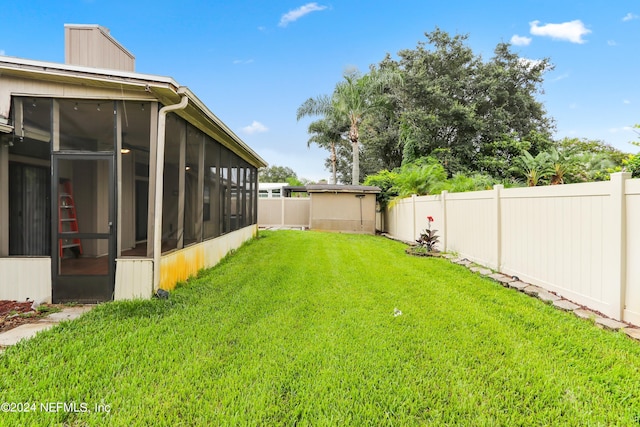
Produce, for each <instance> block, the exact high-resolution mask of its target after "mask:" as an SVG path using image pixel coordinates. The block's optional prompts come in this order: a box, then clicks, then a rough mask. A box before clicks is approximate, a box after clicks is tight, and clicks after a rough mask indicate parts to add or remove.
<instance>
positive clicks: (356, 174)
mask: <svg viewBox="0 0 640 427" xmlns="http://www.w3.org/2000/svg"><path fill="white" fill-rule="evenodd" d="M358 139H359V132H358V125H357V122H356V121H355V119H352V120H351V128H350V129H349V140H351V149H352V150H353V164H352V165H351V184H352V185H359V184H360V149H359V147H358Z"/></svg>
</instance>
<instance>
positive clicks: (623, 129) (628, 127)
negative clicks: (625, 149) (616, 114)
mask: <svg viewBox="0 0 640 427" xmlns="http://www.w3.org/2000/svg"><path fill="white" fill-rule="evenodd" d="M629 131H633V128H632V127H631V126H623V127H621V128H609V132H611V133H618V132H629Z"/></svg>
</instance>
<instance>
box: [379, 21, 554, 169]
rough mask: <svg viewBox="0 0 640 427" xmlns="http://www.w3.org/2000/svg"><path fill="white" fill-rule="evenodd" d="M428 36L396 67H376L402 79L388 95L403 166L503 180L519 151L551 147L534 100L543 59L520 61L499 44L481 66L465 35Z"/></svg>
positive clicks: (387, 63)
mask: <svg viewBox="0 0 640 427" xmlns="http://www.w3.org/2000/svg"><path fill="white" fill-rule="evenodd" d="M426 37H427V42H419V43H418V46H417V47H416V48H415V49H407V50H402V51H400V52H399V53H398V56H399V60H392V59H391V58H390V57H389V56H387V57H386V58H385V59H384V60H383V61H382V62H381V63H380V69H382V70H386V69H390V70H396V71H397V72H399V73H400V74H402V76H403V81H404V84H403V85H402V86H393V87H392V93H391V94H390V95H389V96H392V97H393V99H394V100H397V105H398V106H399V107H400V112H399V113H398V115H399V116H400V120H399V122H398V128H399V143H400V145H401V147H402V151H403V163H410V162H411V161H412V160H414V159H415V158H419V157H421V156H426V155H430V156H434V157H437V158H438V159H439V160H440V161H441V162H442V164H443V166H444V167H445V169H446V171H447V173H448V175H449V176H452V175H453V174H455V173H458V172H473V171H480V172H484V173H488V174H490V175H492V176H494V177H496V178H500V179H503V178H508V177H509V176H510V171H509V169H510V166H511V163H510V162H512V160H513V159H514V158H515V157H518V156H519V155H520V153H521V152H522V150H523V149H526V150H529V151H530V153H533V154H534V155H536V154H537V153H538V152H539V151H542V150H544V149H547V148H549V147H550V146H551V143H550V134H551V130H552V122H551V120H550V119H548V118H547V117H546V112H545V111H544V108H543V106H542V104H541V103H540V102H538V101H537V100H536V97H535V95H536V94H537V93H538V92H539V91H540V89H539V87H540V85H541V83H542V76H543V74H544V72H545V71H547V70H549V69H550V68H551V66H550V64H549V62H548V60H546V59H543V60H540V61H527V60H524V59H523V58H520V57H519V56H518V55H516V54H514V53H513V52H511V51H510V46H509V45H508V44H505V43H500V44H498V45H497V47H496V48H495V51H494V57H493V58H492V59H491V60H490V61H487V62H485V61H483V60H482V58H481V57H480V56H479V55H475V54H474V53H473V51H472V50H471V49H470V48H469V47H468V46H467V45H466V40H467V38H468V36H466V35H456V36H453V37H452V36H450V35H449V34H447V33H446V32H444V31H441V30H439V29H436V30H435V31H433V32H431V33H427V34H426ZM501 159H505V160H504V161H501Z"/></svg>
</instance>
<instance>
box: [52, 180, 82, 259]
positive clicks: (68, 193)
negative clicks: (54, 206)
mask: <svg viewBox="0 0 640 427" xmlns="http://www.w3.org/2000/svg"><path fill="white" fill-rule="evenodd" d="M60 184H62V192H61V193H59V197H58V222H59V224H58V231H59V232H60V233H77V232H78V217H77V216H76V205H75V202H74V201H73V189H72V187H71V180H70V179H67V178H61V179H60ZM58 245H59V250H60V258H61V259H62V258H64V250H65V249H69V250H71V251H72V252H73V254H74V255H75V257H76V258H77V257H78V256H80V255H81V254H82V242H81V241H80V239H58Z"/></svg>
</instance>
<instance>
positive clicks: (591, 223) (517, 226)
mask: <svg viewBox="0 0 640 427" xmlns="http://www.w3.org/2000/svg"><path fill="white" fill-rule="evenodd" d="M610 186H611V185H610V183H609V182H597V183H588V184H574V185H564V186H547V187H536V188H527V189H507V190H503V192H502V194H501V200H500V206H501V223H502V224H501V242H500V243H501V255H502V256H501V266H500V270H501V271H502V272H504V273H507V274H513V275H517V276H519V277H520V278H521V279H522V280H524V281H527V282H530V283H533V284H536V285H540V286H543V287H544V288H545V289H548V290H551V291H555V292H557V293H559V294H560V295H562V296H564V297H566V298H569V299H571V300H573V301H575V302H577V303H580V304H585V305H588V306H590V307H592V308H594V309H597V310H600V311H610V310H611V300H610V299H609V298H608V297H609V295H608V294H607V293H606V292H605V290H604V285H605V274H606V273H607V271H606V269H605V264H604V263H605V262H606V257H605V252H606V251H607V248H610V247H611V245H612V243H613V242H612V241H611V239H609V238H608V237H610V235H607V233H606V230H607V228H608V224H611V217H610V215H611V214H612V210H611V209H607V205H608V204H609V203H610Z"/></svg>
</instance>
